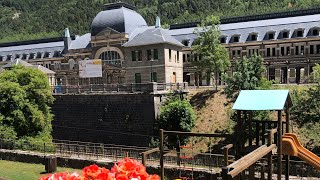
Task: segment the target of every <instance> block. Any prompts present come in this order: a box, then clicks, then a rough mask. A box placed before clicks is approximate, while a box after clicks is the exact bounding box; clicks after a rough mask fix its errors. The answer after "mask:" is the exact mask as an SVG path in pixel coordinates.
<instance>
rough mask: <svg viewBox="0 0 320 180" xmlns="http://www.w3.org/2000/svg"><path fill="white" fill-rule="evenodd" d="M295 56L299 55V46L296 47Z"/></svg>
mask: <svg viewBox="0 0 320 180" xmlns="http://www.w3.org/2000/svg"><path fill="white" fill-rule="evenodd" d="M295 54H296V55H299V46H296V53H295Z"/></svg>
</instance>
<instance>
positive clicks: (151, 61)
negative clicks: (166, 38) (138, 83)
mask: <svg viewBox="0 0 320 180" xmlns="http://www.w3.org/2000/svg"><path fill="white" fill-rule="evenodd" d="M153 61H154V60H153V58H151V59H150V63H151V82H153V69H152V63H153Z"/></svg>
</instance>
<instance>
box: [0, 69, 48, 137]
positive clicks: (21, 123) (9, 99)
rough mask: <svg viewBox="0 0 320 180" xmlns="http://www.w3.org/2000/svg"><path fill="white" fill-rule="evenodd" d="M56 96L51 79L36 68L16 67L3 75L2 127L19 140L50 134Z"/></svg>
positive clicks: (0, 95)
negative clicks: (50, 83)
mask: <svg viewBox="0 0 320 180" xmlns="http://www.w3.org/2000/svg"><path fill="white" fill-rule="evenodd" d="M53 100H54V99H53V96H52V93H51V89H50V86H49V82H48V79H47V77H46V75H45V74H44V73H42V72H41V71H39V70H37V69H33V68H26V67H22V66H15V67H14V68H13V69H12V70H6V71H4V72H2V73H1V74H0V126H7V127H12V128H13V129H14V131H15V132H16V134H17V137H23V136H37V135H39V134H40V133H42V132H44V131H47V132H49V133H50V132H51V121H52V119H53V115H52V114H51V111H50V105H51V104H52V103H53Z"/></svg>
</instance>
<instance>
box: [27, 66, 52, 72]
mask: <svg viewBox="0 0 320 180" xmlns="http://www.w3.org/2000/svg"><path fill="white" fill-rule="evenodd" d="M32 67H33V68H35V69H38V70H40V71H41V72H43V73H45V74H55V72H54V71H51V70H50V69H48V68H46V67H43V66H41V65H33V66H32Z"/></svg>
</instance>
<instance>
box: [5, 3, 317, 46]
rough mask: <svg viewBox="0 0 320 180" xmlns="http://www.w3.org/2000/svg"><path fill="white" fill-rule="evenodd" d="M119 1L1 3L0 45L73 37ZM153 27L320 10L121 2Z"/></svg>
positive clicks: (267, 5) (268, 5) (271, 5)
mask: <svg viewBox="0 0 320 180" xmlns="http://www.w3.org/2000/svg"><path fill="white" fill-rule="evenodd" d="M117 1H119V0H50V1H48V0H1V1H0V24H1V25H0V42H8V41H18V40H26V39H36V38H43V37H53V36H61V35H62V33H63V29H64V28H66V27H69V28H70V30H71V33H72V34H79V35H81V34H83V33H86V32H88V31H90V24H91V21H92V19H93V18H94V17H95V15H96V14H97V13H98V12H99V11H101V10H102V8H103V6H102V5H103V4H105V3H109V2H117ZM122 2H127V3H130V4H132V5H135V6H136V7H137V11H138V12H139V13H140V14H141V15H142V16H143V17H144V18H145V19H146V21H147V22H148V24H149V25H153V24H154V21H155V16H156V15H160V17H161V20H162V24H175V23H182V22H191V21H195V20H200V19H201V18H202V17H204V16H207V15H210V14H213V15H218V16H222V17H232V16H242V15H254V14H261V13H266V12H279V11H287V10H295V9H305V8H314V7H317V6H320V0H209V1H208V0H174V1H173V0H122Z"/></svg>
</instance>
